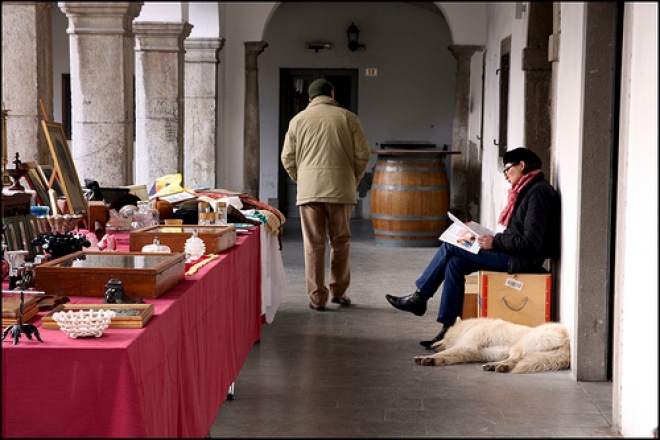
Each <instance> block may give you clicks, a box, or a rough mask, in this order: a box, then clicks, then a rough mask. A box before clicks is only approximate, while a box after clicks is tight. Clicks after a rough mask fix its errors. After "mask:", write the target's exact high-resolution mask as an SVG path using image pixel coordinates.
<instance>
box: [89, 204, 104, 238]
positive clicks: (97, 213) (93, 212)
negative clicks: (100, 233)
mask: <svg viewBox="0 0 660 440" xmlns="http://www.w3.org/2000/svg"><path fill="white" fill-rule="evenodd" d="M87 204H88V205H89V213H88V221H87V228H88V229H89V230H90V231H94V229H95V225H96V222H99V223H100V224H101V227H102V228H103V230H105V224H106V223H108V205H106V203H105V202H104V201H103V200H90V201H89V202H87Z"/></svg>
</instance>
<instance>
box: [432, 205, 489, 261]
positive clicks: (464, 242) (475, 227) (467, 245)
mask: <svg viewBox="0 0 660 440" xmlns="http://www.w3.org/2000/svg"><path fill="white" fill-rule="evenodd" d="M447 216H448V217H449V219H450V220H451V221H452V222H453V223H452V224H451V225H450V226H449V227H448V228H447V229H446V230H445V232H443V233H442V235H440V237H438V239H439V240H442V241H444V242H445V243H449V244H453V245H454V246H458V247H460V248H462V249H465V250H466V251H469V252H472V253H473V254H477V253H479V249H481V247H480V246H479V245H478V244H477V237H478V236H479V235H495V232H494V231H491V230H490V229H488V228H487V227H485V226H481V225H480V224H479V223H477V222H470V224H469V225H466V224H465V223H463V222H462V221H460V220H459V219H458V218H457V217H456V216H455V215H453V214H452V213H451V212H447Z"/></svg>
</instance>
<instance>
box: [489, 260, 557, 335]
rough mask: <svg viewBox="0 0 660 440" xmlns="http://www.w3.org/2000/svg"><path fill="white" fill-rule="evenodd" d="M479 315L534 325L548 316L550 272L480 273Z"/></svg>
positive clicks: (544, 320) (546, 320) (542, 321)
mask: <svg viewBox="0 0 660 440" xmlns="http://www.w3.org/2000/svg"><path fill="white" fill-rule="evenodd" d="M478 278H479V307H478V311H479V316H481V317H490V318H501V319H504V320H505V321H509V322H513V323H515V324H524V325H529V326H532V327H535V326H537V325H539V324H543V323H544V322H549V321H550V319H551V304H552V275H550V274H509V273H506V272H491V271H480V272H479V277H478Z"/></svg>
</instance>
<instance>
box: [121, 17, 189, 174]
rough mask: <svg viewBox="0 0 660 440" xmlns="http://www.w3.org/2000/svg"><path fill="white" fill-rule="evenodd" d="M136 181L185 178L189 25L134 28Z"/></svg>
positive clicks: (137, 25) (140, 24) (139, 24)
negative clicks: (185, 109)
mask: <svg viewBox="0 0 660 440" xmlns="http://www.w3.org/2000/svg"><path fill="white" fill-rule="evenodd" d="M133 29H134V30H135V36H136V39H135V41H136V43H135V58H136V61H135V87H136V95H135V128H136V130H135V131H136V136H135V161H136V167H135V180H136V182H137V183H144V184H146V185H149V184H151V182H153V181H154V180H155V179H156V178H158V177H161V176H164V175H167V174H176V173H182V174H183V121H184V111H183V110H184V107H183V99H184V88H183V84H184V52H185V51H184V47H183V41H184V39H185V38H186V37H187V36H188V35H190V31H191V30H192V25H190V24H188V23H187V22H135V23H134V24H133Z"/></svg>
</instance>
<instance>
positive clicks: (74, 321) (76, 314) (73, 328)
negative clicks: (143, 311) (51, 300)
mask: <svg viewBox="0 0 660 440" xmlns="http://www.w3.org/2000/svg"><path fill="white" fill-rule="evenodd" d="M115 316H117V314H116V313H115V312H114V310H106V309H87V310H82V309H81V310H76V311H74V310H68V311H66V312H64V311H61V312H56V313H53V320H54V321H55V322H57V324H58V325H59V326H60V330H62V331H63V332H64V333H66V334H67V335H69V336H70V337H72V338H83V337H87V336H95V337H97V338H100V337H101V335H102V334H103V332H104V331H105V329H106V328H108V326H109V325H110V321H111V320H112V318H114V317H115Z"/></svg>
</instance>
